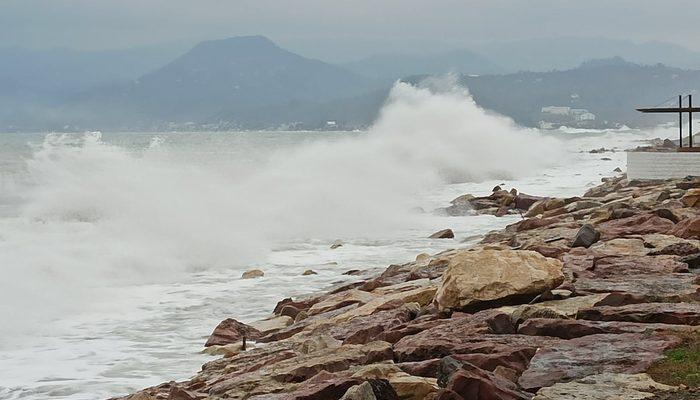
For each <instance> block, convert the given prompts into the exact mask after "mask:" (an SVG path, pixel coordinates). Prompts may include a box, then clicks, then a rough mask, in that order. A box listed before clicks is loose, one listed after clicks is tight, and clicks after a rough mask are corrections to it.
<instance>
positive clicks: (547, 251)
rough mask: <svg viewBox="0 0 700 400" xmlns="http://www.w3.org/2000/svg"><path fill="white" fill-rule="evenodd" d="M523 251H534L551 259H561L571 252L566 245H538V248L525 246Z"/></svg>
mask: <svg viewBox="0 0 700 400" xmlns="http://www.w3.org/2000/svg"><path fill="white" fill-rule="evenodd" d="M522 250H532V251H536V252H538V253H540V254H542V255H543V256H545V257H549V258H557V259H558V258H559V257H561V256H562V255H563V254H565V253H567V252H568V251H569V247H568V246H565V245H563V244H562V245H558V246H557V245H546V244H543V245H536V246H525V247H523V248H522Z"/></svg>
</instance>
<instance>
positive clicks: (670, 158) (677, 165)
mask: <svg viewBox="0 0 700 400" xmlns="http://www.w3.org/2000/svg"><path fill="white" fill-rule="evenodd" d="M688 175H693V176H700V152H644V151H629V152H627V178H628V179H669V178H683V177H686V176H688Z"/></svg>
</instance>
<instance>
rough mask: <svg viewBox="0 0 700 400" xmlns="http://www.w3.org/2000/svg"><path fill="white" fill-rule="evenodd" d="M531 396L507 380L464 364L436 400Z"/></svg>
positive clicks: (517, 399) (519, 399) (504, 399)
mask: <svg viewBox="0 0 700 400" xmlns="http://www.w3.org/2000/svg"><path fill="white" fill-rule="evenodd" d="M531 398H532V395H530V394H528V393H524V392H522V391H520V390H519V389H518V387H517V386H516V385H515V384H514V383H513V382H510V381H509V380H507V379H504V378H502V377H500V376H498V375H495V374H493V373H492V372H488V371H484V370H483V369H480V368H478V367H477V366H475V365H473V364H469V363H464V364H462V365H461V366H459V369H456V370H455V371H454V372H453V373H452V374H451V376H450V379H449V382H448V383H447V387H446V388H445V389H444V390H441V391H440V392H439V393H438V395H437V399H438V400H447V399H450V400H453V399H454V400H530V399H531Z"/></svg>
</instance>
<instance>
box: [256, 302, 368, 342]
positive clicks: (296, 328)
mask: <svg viewBox="0 0 700 400" xmlns="http://www.w3.org/2000/svg"><path fill="white" fill-rule="evenodd" d="M357 307H358V304H350V305H348V306H345V307H342V308H339V309H337V310H331V311H327V312H324V313H320V314H315V315H312V316H310V317H307V318H304V319H302V320H299V321H294V323H293V324H291V325H289V326H288V327H286V328H282V329H280V330H279V331H276V332H273V333H270V334H268V335H265V336H262V337H260V338H259V339H258V342H262V343H269V342H275V341H278V340H282V339H287V338H290V337H292V336H294V335H296V334H297V333H299V332H301V331H303V330H304V329H306V328H307V327H309V326H310V325H313V324H315V323H317V322H319V321H325V320H327V319H329V318H332V317H335V316H337V315H340V314H344V313H346V312H348V311H351V310H354V309H355V308H357Z"/></svg>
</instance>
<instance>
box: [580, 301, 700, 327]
mask: <svg viewBox="0 0 700 400" xmlns="http://www.w3.org/2000/svg"><path fill="white" fill-rule="evenodd" d="M577 318H578V319H587V320H593V321H627V322H641V323H661V324H677V325H700V304H698V303H641V304H628V305H624V306H598V307H591V308H585V309H581V310H579V312H578V314H577Z"/></svg>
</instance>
